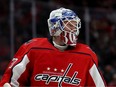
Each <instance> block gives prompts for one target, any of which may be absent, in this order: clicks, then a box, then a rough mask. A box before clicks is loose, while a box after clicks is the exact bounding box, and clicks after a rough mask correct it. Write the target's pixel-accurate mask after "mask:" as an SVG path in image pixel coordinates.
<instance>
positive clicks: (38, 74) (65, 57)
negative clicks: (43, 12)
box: [0, 38, 105, 87]
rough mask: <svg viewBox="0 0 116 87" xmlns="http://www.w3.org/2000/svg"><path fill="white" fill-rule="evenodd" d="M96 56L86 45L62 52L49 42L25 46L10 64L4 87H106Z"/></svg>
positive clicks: (44, 40) (42, 39) (37, 42)
mask: <svg viewBox="0 0 116 87" xmlns="http://www.w3.org/2000/svg"><path fill="white" fill-rule="evenodd" d="M97 60H98V59H97V57H96V54H95V53H94V52H93V51H92V50H91V49H90V48H89V47H88V46H87V45H84V44H79V43H78V44H77V46H76V47H75V48H73V49H70V50H68V49H67V50H65V51H60V50H58V49H57V48H55V47H54V46H53V45H52V44H51V43H50V42H49V41H48V39H47V38H34V39H32V40H31V41H30V42H28V43H25V44H23V45H22V46H21V47H20V49H19V50H18V51H17V53H16V54H15V56H14V58H13V59H12V61H11V62H10V64H9V66H8V68H7V70H6V72H5V74H4V75H3V77H2V80H1V82H0V86H3V85H4V84H5V83H10V85H11V86H13V87H19V86H39V87H42V86H44V87H45V86H57V87H65V86H70V87H75V86H96V87H105V83H104V81H103V79H102V77H101V75H100V73H99V71H98V69H97V66H98V61H97Z"/></svg>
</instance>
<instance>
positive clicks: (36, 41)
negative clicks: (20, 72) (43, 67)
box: [15, 38, 54, 56]
mask: <svg viewBox="0 0 116 87" xmlns="http://www.w3.org/2000/svg"><path fill="white" fill-rule="evenodd" d="M32 48H47V49H54V47H53V46H52V44H51V43H50V42H49V41H48V39H47V38H33V39H31V40H29V41H27V42H25V43H24V44H23V45H21V46H20V48H19V49H18V51H17V52H16V54H15V56H17V55H18V56H21V55H23V54H26V53H27V52H29V50H30V49H32Z"/></svg>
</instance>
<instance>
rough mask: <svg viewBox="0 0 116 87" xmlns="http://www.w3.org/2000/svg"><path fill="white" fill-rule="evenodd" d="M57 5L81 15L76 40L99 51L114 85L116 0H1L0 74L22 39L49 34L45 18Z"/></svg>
mask: <svg viewBox="0 0 116 87" xmlns="http://www.w3.org/2000/svg"><path fill="white" fill-rule="evenodd" d="M59 7H66V8H69V9H72V10H74V11H75V12H76V13H77V15H78V16H79V17H80V18H81V22H82V28H81V29H80V35H79V41H80V42H82V43H86V44H88V45H89V46H90V47H91V48H92V50H93V51H95V52H96V54H97V55H98V60H99V68H100V69H101V71H102V73H103V76H104V77H105V80H106V82H107V84H108V86H116V0H0V78H1V77H2V75H3V73H4V71H5V69H6V67H7V66H8V63H9V61H10V60H11V59H12V58H13V55H14V54H15V53H16V51H17V50H18V48H19V47H20V46H21V45H22V44H23V43H24V42H26V41H28V40H30V39H32V38H34V37H48V38H49V31H48V25H47V19H48V17H49V13H50V12H51V11H52V10H54V9H56V8H59Z"/></svg>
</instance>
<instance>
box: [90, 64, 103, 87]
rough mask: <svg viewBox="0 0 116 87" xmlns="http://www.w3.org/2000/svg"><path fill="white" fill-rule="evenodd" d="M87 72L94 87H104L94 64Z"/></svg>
mask: <svg viewBox="0 0 116 87" xmlns="http://www.w3.org/2000/svg"><path fill="white" fill-rule="evenodd" d="M89 72H90V75H91V77H92V79H93V81H94V83H95V85H96V87H105V84H104V82H103V80H102V77H101V76H100V74H99V71H98V69H97V67H96V65H95V64H94V65H93V66H92V68H91V69H90V70H89Z"/></svg>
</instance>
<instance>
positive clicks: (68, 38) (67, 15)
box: [48, 8, 81, 46]
mask: <svg viewBox="0 0 116 87" xmlns="http://www.w3.org/2000/svg"><path fill="white" fill-rule="evenodd" d="M48 27H49V32H50V35H51V36H59V37H60V38H61V40H62V41H63V42H64V43H65V44H66V45H70V46H75V45H76V43H77V39H78V35H79V29H80V28H81V22H80V19H79V17H78V16H77V15H76V14H75V13H74V12H73V11H72V10H70V9H65V8H60V9H56V10H53V11H52V12H51V13H50V17H49V19H48Z"/></svg>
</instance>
